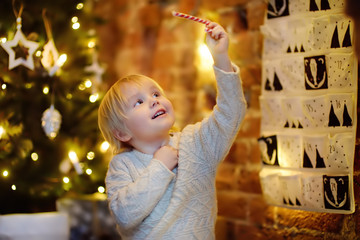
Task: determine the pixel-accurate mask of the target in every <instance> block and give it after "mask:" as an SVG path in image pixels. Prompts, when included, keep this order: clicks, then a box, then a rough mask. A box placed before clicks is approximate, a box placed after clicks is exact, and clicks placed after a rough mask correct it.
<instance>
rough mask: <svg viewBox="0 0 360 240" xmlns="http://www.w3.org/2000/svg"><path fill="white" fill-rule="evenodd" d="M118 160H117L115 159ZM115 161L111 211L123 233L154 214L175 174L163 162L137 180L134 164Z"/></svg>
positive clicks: (110, 172) (110, 175) (111, 172)
mask: <svg viewBox="0 0 360 240" xmlns="http://www.w3.org/2000/svg"><path fill="white" fill-rule="evenodd" d="M115 158H116V157H115ZM119 160H120V159H113V160H112V161H111V162H110V164H109V169H108V172H107V176H106V188H107V195H108V200H109V206H110V210H111V211H112V213H113V214H114V216H115V218H116V220H117V222H118V225H119V228H120V230H121V231H122V232H126V231H131V229H133V228H134V227H137V226H138V225H139V224H141V222H142V221H143V220H144V219H145V218H146V217H147V216H148V215H149V214H150V213H151V212H152V210H153V209H154V207H155V206H156V204H157V203H158V202H159V200H160V199H161V197H162V196H163V194H164V193H165V191H166V189H167V187H168V185H169V184H170V182H171V180H172V179H173V178H174V176H175V174H174V173H173V172H171V171H170V170H169V169H167V168H166V166H165V165H163V164H162V163H161V162H160V161H158V160H156V159H152V160H151V162H150V164H149V165H148V166H147V167H146V168H145V169H144V170H143V171H142V172H140V174H139V175H138V176H137V177H136V179H133V178H134V176H132V174H131V171H130V170H129V168H133V167H134V166H133V165H132V164H128V166H127V164H126V163H125V162H126V161H121V160H120V161H119Z"/></svg>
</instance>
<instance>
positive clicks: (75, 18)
mask: <svg viewBox="0 0 360 240" xmlns="http://www.w3.org/2000/svg"><path fill="white" fill-rule="evenodd" d="M78 21H79V18H78V17H77V16H74V17H72V18H71V22H72V23H77V22H78Z"/></svg>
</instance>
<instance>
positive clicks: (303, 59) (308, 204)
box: [258, 0, 358, 213]
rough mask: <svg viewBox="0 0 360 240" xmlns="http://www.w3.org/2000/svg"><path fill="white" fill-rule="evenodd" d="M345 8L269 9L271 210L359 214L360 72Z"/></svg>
mask: <svg viewBox="0 0 360 240" xmlns="http://www.w3.org/2000/svg"><path fill="white" fill-rule="evenodd" d="M344 7H345V1H344V0H269V1H268V9H267V13H266V17H265V21H264V25H263V26H261V31H262V34H263V36H264V42H263V66H262V85H261V88H262V89H261V96H260V106H261V115H262V120H261V137H260V138H259V139H258V143H259V147H260V150H261V156H262V162H263V165H262V170H261V171H260V179H261V185H262V190H263V195H264V197H265V199H266V201H267V202H268V203H269V204H272V205H276V206H281V207H288V208H293V209H301V210H308V211H318V212H330V213H353V212H354V211H355V204H354V191H353V165H354V151H355V134H356V123H357V111H356V110H357V106H356V103H357V80H358V79H357V76H358V75H357V74H358V73H357V66H358V65H357V59H356V57H355V55H354V49H353V27H354V26H353V22H352V20H351V19H350V18H348V17H347V16H346V15H345V14H344Z"/></svg>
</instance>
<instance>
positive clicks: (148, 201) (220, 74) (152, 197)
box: [106, 65, 246, 240]
mask: <svg viewBox="0 0 360 240" xmlns="http://www.w3.org/2000/svg"><path fill="white" fill-rule="evenodd" d="M233 68H234V69H235V70H236V72H234V73H228V72H224V71H222V70H220V69H218V68H216V67H215V66H214V71H215V77H216V80H217V88H218V96H217V105H216V106H215V107H214V109H213V111H212V113H211V114H210V116H209V117H208V118H205V119H204V120H203V121H201V122H199V123H196V124H194V125H188V126H186V127H185V128H184V130H183V131H182V132H178V133H175V134H173V135H172V136H171V138H170V145H172V146H174V147H176V148H178V149H179V160H178V167H177V168H176V169H174V170H173V171H170V170H169V169H168V168H166V167H165V165H163V164H162V163H161V162H160V161H158V160H156V159H154V158H153V156H152V155H148V154H144V153H141V152H139V151H136V150H132V151H130V152H124V153H121V154H118V155H116V156H114V157H113V159H112V160H111V162H110V164H109V169H108V172H107V176H106V188H107V194H108V200H109V206H110V210H111V212H112V213H113V215H114V216H115V218H116V221H117V223H118V228H119V230H120V235H121V237H122V239H124V240H126V239H141V240H143V239H171V240H173V239H181V240H192V239H199V240H205V239H206V240H207V239H215V235H214V225H215V220H216V215H217V206H216V195H215V175H216V170H217V166H218V164H219V163H220V161H221V160H222V159H223V158H224V157H225V156H226V154H227V153H228V151H229V149H230V147H231V145H232V143H233V140H234V138H235V137H236V135H237V132H238V130H239V126H240V123H241V121H242V119H243V118H244V115H245V110H246V102H245V98H244V95H243V91H242V86H241V81H240V79H239V69H238V68H237V67H236V66H235V65H233Z"/></svg>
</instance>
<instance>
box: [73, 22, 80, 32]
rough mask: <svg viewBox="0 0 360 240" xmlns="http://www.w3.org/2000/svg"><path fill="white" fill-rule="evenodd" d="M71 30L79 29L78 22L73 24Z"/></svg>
mask: <svg viewBox="0 0 360 240" xmlns="http://www.w3.org/2000/svg"><path fill="white" fill-rule="evenodd" d="M72 28H73V29H74V30H77V29H79V28H80V23H79V22H76V23H73V25H72Z"/></svg>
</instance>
